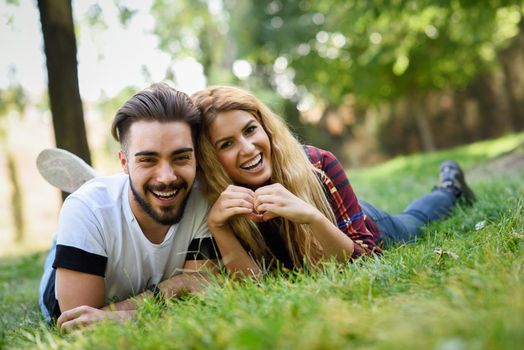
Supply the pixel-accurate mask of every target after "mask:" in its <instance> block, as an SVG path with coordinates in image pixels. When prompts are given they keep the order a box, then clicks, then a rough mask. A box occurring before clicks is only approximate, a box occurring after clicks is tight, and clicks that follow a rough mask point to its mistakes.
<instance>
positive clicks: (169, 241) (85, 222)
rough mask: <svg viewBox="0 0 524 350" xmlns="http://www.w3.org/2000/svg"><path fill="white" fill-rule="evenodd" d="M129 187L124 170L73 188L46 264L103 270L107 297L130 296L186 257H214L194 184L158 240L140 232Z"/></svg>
mask: <svg viewBox="0 0 524 350" xmlns="http://www.w3.org/2000/svg"><path fill="white" fill-rule="evenodd" d="M128 193H129V176H127V175H126V174H123V173H122V174H117V175H113V176H107V177H97V178H95V179H93V180H91V181H89V182H87V183H86V184H84V185H83V186H82V187H81V188H80V189H78V190H77V191H76V192H74V193H72V194H71V195H70V196H69V197H68V198H67V199H66V200H65V202H64V205H63V207H62V210H61V212H60V219H59V225H58V230H57V233H56V255H55V258H54V263H53V267H49V268H56V267H61V268H67V269H71V270H75V271H80V272H85V273H90V274H94V275H99V276H103V277H104V280H105V296H106V302H107V303H109V302H112V301H116V300H123V299H127V298H129V297H132V296H135V295H137V294H139V293H141V292H143V291H144V290H145V289H146V288H148V287H150V286H154V285H156V284H158V283H159V282H161V281H163V280H165V279H168V278H170V277H172V276H174V275H175V274H177V273H179V272H181V269H182V267H183V266H184V263H185V261H186V260H190V259H199V260H200V259H206V258H216V254H215V255H214V253H216V252H213V251H212V249H211V250H210V249H209V243H212V242H211V238H210V237H211V235H210V233H209V231H208V228H207V212H208V209H209V206H208V202H207V200H206V198H205V197H204V196H203V194H202V193H201V191H200V189H199V188H198V186H197V185H195V186H193V188H192V190H191V192H190V194H189V198H188V199H187V203H186V206H185V209H184V213H183V215H182V218H181V220H180V222H178V223H177V224H175V225H172V226H171V227H170V228H169V231H168V233H167V234H166V236H165V238H164V241H163V242H162V243H160V244H154V243H151V242H150V241H149V240H148V239H147V238H146V237H145V235H144V234H143V232H142V230H141V228H140V226H139V224H138V222H137V220H136V218H135V216H134V215H133V212H132V211H131V207H130V205H129V198H128V197H129V196H128ZM204 245H205V246H207V247H203V246H204ZM51 253H54V252H53V251H52V252H51ZM206 254H207V255H212V256H206ZM48 272H49V271H48ZM46 275H48V278H49V279H51V278H52V279H53V281H46V282H47V285H48V287H51V286H50V285H49V282H52V284H53V286H52V287H53V289H54V275H55V274H54V273H44V278H45V276H46ZM43 282H44V281H43ZM47 289H48V291H47V293H50V292H52V291H51V290H49V289H51V288H47ZM54 292H55V293H56V291H54ZM55 293H53V294H55ZM55 295H56V294H55ZM41 297H42V296H41ZM47 297H48V298H49V297H51V296H47ZM52 297H54V295H53V296H52ZM44 300H45V296H44Z"/></svg>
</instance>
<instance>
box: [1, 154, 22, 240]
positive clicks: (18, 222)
mask: <svg viewBox="0 0 524 350" xmlns="http://www.w3.org/2000/svg"><path fill="white" fill-rule="evenodd" d="M6 158H7V172H8V174H9V180H10V182H11V210H12V216H13V227H14V231H15V242H17V243H20V242H22V241H23V240H24V237H25V223H24V211H23V210H24V209H23V207H24V205H23V197H22V190H21V187H20V184H19V183H18V169H17V167H16V162H15V158H14V157H13V153H12V152H11V151H9V150H8V151H7V152H6Z"/></svg>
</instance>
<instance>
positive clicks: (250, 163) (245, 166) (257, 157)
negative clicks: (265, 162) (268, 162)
mask: <svg viewBox="0 0 524 350" xmlns="http://www.w3.org/2000/svg"><path fill="white" fill-rule="evenodd" d="M261 160H262V154H259V155H258V156H256V157H255V158H254V159H253V160H252V161H250V162H249V163H246V164H243V165H242V166H240V167H241V168H242V169H249V168H251V167H253V166H255V165H257V164H258V163H259V162H260V161H261Z"/></svg>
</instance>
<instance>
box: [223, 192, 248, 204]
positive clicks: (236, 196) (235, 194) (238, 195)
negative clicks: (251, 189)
mask: <svg viewBox="0 0 524 350" xmlns="http://www.w3.org/2000/svg"><path fill="white" fill-rule="evenodd" d="M220 199H221V200H228V199H243V200H245V201H247V202H250V203H253V202H254V201H255V196H254V194H249V193H245V192H227V193H225V192H223V193H222V194H221V195H220Z"/></svg>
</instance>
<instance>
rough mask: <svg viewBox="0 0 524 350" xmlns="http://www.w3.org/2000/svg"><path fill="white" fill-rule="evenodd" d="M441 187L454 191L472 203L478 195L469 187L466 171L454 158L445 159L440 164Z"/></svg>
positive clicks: (460, 197)
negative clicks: (465, 176) (465, 175)
mask: <svg viewBox="0 0 524 350" xmlns="http://www.w3.org/2000/svg"><path fill="white" fill-rule="evenodd" d="M439 188H441V189H443V190H445V191H449V192H452V193H453V194H454V195H455V196H456V197H457V198H458V199H459V200H463V201H464V202H465V203H466V204H468V205H471V204H473V202H475V200H476V199H477V197H476V196H475V193H474V192H473V191H472V190H471V188H469V186H468V184H467V183H466V179H465V178H464V172H463V171H462V169H461V168H460V165H458V163H457V162H455V161H454V160H445V161H443V162H442V163H441V164H440V185H439Z"/></svg>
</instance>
